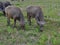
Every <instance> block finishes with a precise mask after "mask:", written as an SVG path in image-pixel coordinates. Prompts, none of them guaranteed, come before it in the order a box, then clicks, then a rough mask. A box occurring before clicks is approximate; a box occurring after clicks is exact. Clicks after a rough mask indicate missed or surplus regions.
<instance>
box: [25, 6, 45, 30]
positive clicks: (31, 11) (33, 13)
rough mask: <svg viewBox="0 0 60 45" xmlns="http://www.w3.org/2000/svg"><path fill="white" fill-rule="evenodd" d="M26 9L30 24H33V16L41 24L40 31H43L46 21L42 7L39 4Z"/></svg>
mask: <svg viewBox="0 0 60 45" xmlns="http://www.w3.org/2000/svg"><path fill="white" fill-rule="evenodd" d="M26 10H27V18H28V22H29V25H31V18H35V19H36V22H37V24H38V25H39V26H40V31H43V26H44V23H45V21H44V16H43V12H42V9H41V8H40V7H39V6H28V7H27V9H26Z"/></svg>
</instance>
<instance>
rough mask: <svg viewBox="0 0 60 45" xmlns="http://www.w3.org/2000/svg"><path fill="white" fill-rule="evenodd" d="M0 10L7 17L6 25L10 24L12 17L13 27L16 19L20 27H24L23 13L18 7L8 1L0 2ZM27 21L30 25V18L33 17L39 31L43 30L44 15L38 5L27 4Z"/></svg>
mask: <svg viewBox="0 0 60 45" xmlns="http://www.w3.org/2000/svg"><path fill="white" fill-rule="evenodd" d="M0 11H2V12H3V14H4V16H6V17H7V25H8V26H9V25H10V19H11V18H12V19H14V27H15V26H16V20H18V21H19V22H20V26H21V28H22V29H25V19H24V15H23V13H22V11H21V9H20V8H19V7H16V6H13V5H12V4H11V3H10V2H8V1H6V2H0ZM26 12H27V21H28V23H29V25H31V18H35V20H36V23H37V24H38V25H39V27H40V31H41V32H42V31H43V26H44V24H45V21H44V15H43V12H42V9H41V8H40V6H28V7H27V8H26Z"/></svg>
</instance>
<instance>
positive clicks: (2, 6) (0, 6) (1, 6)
mask: <svg viewBox="0 0 60 45" xmlns="http://www.w3.org/2000/svg"><path fill="white" fill-rule="evenodd" d="M9 5H11V3H10V2H9V1H5V2H0V11H2V12H3V14H4V16H5V8H6V7H7V6H9Z"/></svg>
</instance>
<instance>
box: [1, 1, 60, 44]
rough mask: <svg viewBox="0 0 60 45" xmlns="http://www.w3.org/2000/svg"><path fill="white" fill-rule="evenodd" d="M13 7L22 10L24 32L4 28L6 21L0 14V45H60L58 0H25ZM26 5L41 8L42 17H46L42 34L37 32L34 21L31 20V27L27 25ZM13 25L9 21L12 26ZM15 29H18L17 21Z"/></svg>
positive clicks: (7, 27)
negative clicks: (24, 22)
mask: <svg viewBox="0 0 60 45" xmlns="http://www.w3.org/2000/svg"><path fill="white" fill-rule="evenodd" d="M12 3H13V2H12ZM15 5H16V6H19V7H21V8H22V11H23V14H24V17H25V21H26V25H25V26H26V30H25V31H23V30H22V29H20V30H18V29H17V28H14V29H13V28H12V27H10V26H6V24H7V19H6V17H4V16H2V15H3V14H2V13H0V45H60V14H59V13H60V10H59V9H60V7H59V5H60V1H59V0H35V1H33V0H25V1H24V2H16V4H15ZM28 5H39V6H41V8H42V11H43V13H44V16H46V17H44V19H45V21H46V24H45V25H44V31H43V32H39V29H38V25H37V24H36V21H35V19H32V25H31V26H29V25H28V23H27V17H26V7H27V6H28ZM13 23H14V22H13V20H12V19H11V25H12V26H13ZM17 27H19V22H18V21H17Z"/></svg>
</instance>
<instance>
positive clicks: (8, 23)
mask: <svg viewBox="0 0 60 45" xmlns="http://www.w3.org/2000/svg"><path fill="white" fill-rule="evenodd" d="M9 25H10V19H9V18H7V26H9Z"/></svg>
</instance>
